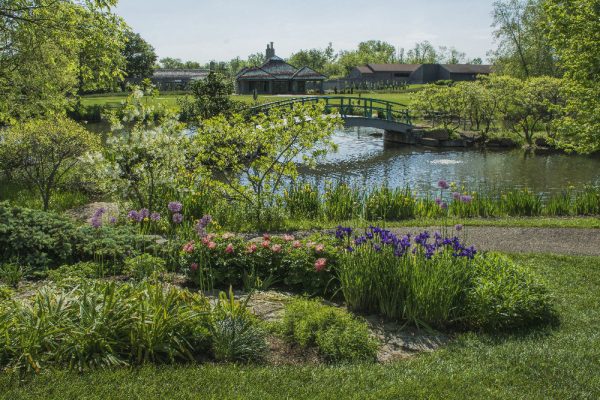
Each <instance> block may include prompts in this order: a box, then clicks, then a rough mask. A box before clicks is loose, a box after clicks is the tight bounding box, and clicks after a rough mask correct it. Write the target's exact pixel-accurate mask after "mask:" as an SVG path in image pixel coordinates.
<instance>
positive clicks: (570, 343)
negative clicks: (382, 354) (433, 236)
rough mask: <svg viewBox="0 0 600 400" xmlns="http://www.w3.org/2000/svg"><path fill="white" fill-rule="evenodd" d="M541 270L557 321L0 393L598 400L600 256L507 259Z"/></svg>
mask: <svg viewBox="0 0 600 400" xmlns="http://www.w3.org/2000/svg"><path fill="white" fill-rule="evenodd" d="M512 258H514V259H515V260H516V261H518V262H521V263H524V264H526V265H527V266H529V267H531V268H532V269H533V270H535V271H536V272H537V273H539V274H540V275H541V276H543V277H544V278H545V279H546V281H547V284H548V287H549V288H550V290H551V292H552V293H553V295H554V296H555V302H556V306H557V309H558V312H559V314H560V319H561V323H560V325H559V326H558V327H555V328H547V329H545V330H542V331H534V332H526V333H514V334H508V335H502V336H500V335H484V334H476V333H470V334H464V335H459V336H458V337H457V338H456V340H455V341H454V342H453V343H452V344H451V345H449V346H448V347H446V348H445V349H442V350H439V351H436V352H433V353H429V354H422V355H419V356H416V357H414V358H411V359H408V360H401V361H397V362H395V363H392V364H387V365H375V366H373V365H346V366H335V367H334V366H285V367H272V366H255V365H252V366H245V365H232V364H227V365H225V364H220V365H219V364H205V365H201V366H191V365H190V366H178V367H153V366H147V367H142V368H136V369H116V370H107V371H97V372H93V373H87V374H77V373H72V372H66V371H56V372H52V373H48V374H44V375H42V376H38V377H36V378H33V379H32V380H30V381H24V382H18V381H17V380H16V378H14V377H9V376H6V375H5V376H2V377H0V398H2V399H11V400H12V399H14V400H17V399H32V398H44V399H154V398H165V399H166V398H168V399H196V398H240V399H281V398H289V399H295V398H297V399H306V398H311V399H312V398H319V399H398V398H411V399H415V398H434V399H438V398H439V399H441V398H443V399H465V398H476V399H506V398H515V399H597V398H599V397H600V362H599V361H600V337H599V336H598V327H599V326H600V306H599V304H598V295H597V294H598V293H599V292H600V258H598V257H566V256H552V255H519V256H512Z"/></svg>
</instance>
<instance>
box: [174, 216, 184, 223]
mask: <svg viewBox="0 0 600 400" xmlns="http://www.w3.org/2000/svg"><path fill="white" fill-rule="evenodd" d="M182 222H183V215H182V214H180V213H175V214H173V223H175V224H180V223H182Z"/></svg>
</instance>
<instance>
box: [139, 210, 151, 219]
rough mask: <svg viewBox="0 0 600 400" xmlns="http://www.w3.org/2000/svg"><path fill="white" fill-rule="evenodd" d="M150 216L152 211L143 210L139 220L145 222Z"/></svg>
mask: <svg viewBox="0 0 600 400" xmlns="http://www.w3.org/2000/svg"><path fill="white" fill-rule="evenodd" d="M149 216H150V210H148V209H147V208H142V209H141V210H140V211H139V219H140V220H144V219H146V218H148V217H149Z"/></svg>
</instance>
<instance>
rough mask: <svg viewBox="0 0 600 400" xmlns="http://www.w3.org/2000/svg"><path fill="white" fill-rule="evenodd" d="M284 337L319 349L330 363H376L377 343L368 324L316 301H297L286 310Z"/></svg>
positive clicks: (303, 345)
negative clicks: (370, 332)
mask: <svg viewBox="0 0 600 400" xmlns="http://www.w3.org/2000/svg"><path fill="white" fill-rule="evenodd" d="M281 329H282V332H283V334H284V335H285V336H286V337H287V338H288V339H290V340H292V341H293V342H295V343H297V344H298V345H300V346H301V347H308V346H316V347H317V348H318V350H319V353H320V354H321V355H322V356H323V357H324V358H325V359H326V360H328V361H330V362H356V361H374V360H375V357H376V353H377V342H376V340H375V339H373V338H372V337H371V336H370V334H369V329H368V326H367V324H366V322H363V321H361V320H359V319H358V318H356V317H354V316H352V315H351V314H350V313H348V312H347V311H346V310H344V309H341V308H335V307H331V306H326V305H323V304H321V303H320V302H319V301H317V300H305V299H297V300H294V301H292V302H290V303H289V304H287V305H286V307H285V313H284V316H283V321H282V322H281Z"/></svg>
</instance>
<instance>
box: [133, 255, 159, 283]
mask: <svg viewBox="0 0 600 400" xmlns="http://www.w3.org/2000/svg"><path fill="white" fill-rule="evenodd" d="M123 270H124V272H125V274H127V275H128V276H130V277H132V278H134V279H137V280H143V279H146V278H156V277H158V275H160V274H163V273H165V272H167V268H166V262H165V260H163V259H162V258H159V257H154V256H151V255H150V254H140V255H139V256H137V257H133V258H128V259H127V260H125V267H124V269H123Z"/></svg>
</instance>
